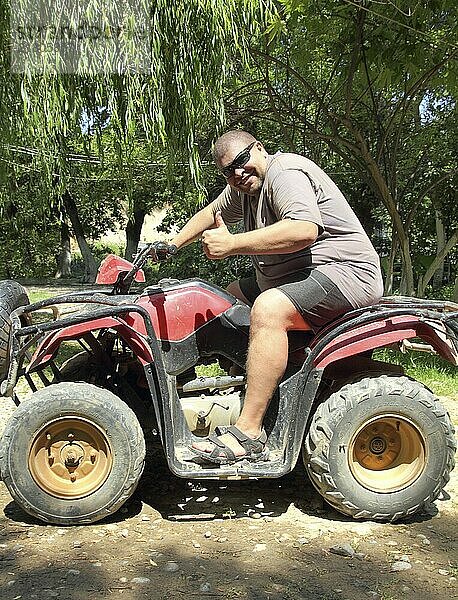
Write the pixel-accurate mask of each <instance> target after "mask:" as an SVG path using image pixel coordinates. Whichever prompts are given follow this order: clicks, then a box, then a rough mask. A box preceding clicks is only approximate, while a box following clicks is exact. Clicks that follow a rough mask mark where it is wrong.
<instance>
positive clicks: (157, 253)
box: [112, 242, 178, 294]
mask: <svg viewBox="0 0 458 600" xmlns="http://www.w3.org/2000/svg"><path fill="white" fill-rule="evenodd" d="M177 252H178V248H177V247H176V246H175V245H174V244H167V242H150V243H146V244H145V243H140V244H139V245H138V247H137V254H135V255H134V260H133V262H132V268H131V269H130V271H128V272H127V273H123V274H121V276H120V277H119V279H118V281H117V282H116V283H115V286H114V289H113V292H112V293H113V294H126V293H127V292H128V290H129V288H130V286H131V284H132V282H133V280H134V277H135V274H136V273H137V271H139V270H140V269H141V268H142V267H143V265H144V264H145V263H146V261H147V260H153V262H162V261H165V260H168V259H169V258H170V257H171V256H173V255H174V254H176V253H177Z"/></svg>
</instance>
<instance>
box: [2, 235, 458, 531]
mask: <svg viewBox="0 0 458 600" xmlns="http://www.w3.org/2000/svg"><path fill="white" fill-rule="evenodd" d="M174 250H176V248H174V247H168V246H167V245H165V244H163V243H162V244H161V243H155V244H149V245H147V246H146V247H145V248H143V249H142V250H140V251H139V253H138V254H137V256H136V258H135V259H134V263H133V264H131V263H129V262H127V261H124V260H123V259H120V258H118V257H115V256H113V255H112V256H110V257H108V258H107V259H105V261H104V262H103V263H102V265H101V267H100V270H99V274H98V283H105V284H107V283H110V284H114V286H113V288H112V289H111V291H109V292H106V291H100V290H95V291H87V292H75V293H71V294H66V295H62V296H57V297H55V298H51V299H48V300H44V301H41V302H36V303H34V304H29V303H28V300H27V297H26V295H25V291H24V290H23V288H20V287H19V286H18V285H17V284H15V283H14V282H4V283H3V284H0V304H1V307H0V316H2V318H3V324H2V333H1V335H0V378H2V379H3V381H2V384H1V393H2V395H4V396H10V397H13V399H15V400H16V403H17V404H18V407H17V409H16V410H15V412H14V414H13V416H12V418H11V419H10V421H9V422H8V424H7V426H6V430H5V432H4V435H3V438H2V440H1V443H0V469H1V475H2V478H3V480H4V482H5V484H6V485H7V487H8V490H9V492H10V493H11V495H12V496H13V498H14V499H15V500H16V502H17V503H18V504H19V505H20V506H21V507H22V508H23V509H24V510H25V511H27V512H28V513H30V514H31V515H33V516H35V517H38V518H40V519H42V520H44V521H47V522H51V523H59V524H82V523H90V522H94V521H97V520H99V519H101V518H103V517H105V516H107V515H109V514H111V513H113V512H115V511H116V510H117V509H118V508H119V507H120V506H121V505H122V504H123V503H124V502H125V501H126V500H127V498H129V496H130V495H131V494H132V493H133V491H134V490H135V488H136V486H137V483H138V481H139V479H140V476H141V474H142V469H143V465H144V460H145V435H146V436H147V437H148V436H151V435H152V434H156V439H159V440H160V443H161V444H162V447H163V451H164V453H165V457H166V460H167V463H168V466H169V467H170V470H171V471H172V472H173V473H174V474H175V475H178V476H180V477H184V478H189V479H193V478H195V479H199V478H202V479H205V478H212V479H224V480H229V479H249V478H261V477H281V476H282V475H284V474H286V473H288V472H289V471H291V470H292V469H293V467H294V466H295V464H296V462H297V460H298V457H299V453H300V451H301V450H302V455H303V459H304V463H305V467H306V470H307V473H308V475H309V477H310V479H311V481H312V483H313V485H314V486H315V488H316V489H317V490H318V492H319V493H320V494H321V495H322V496H323V498H324V499H325V500H326V501H327V502H328V503H329V504H331V505H332V506H333V507H335V508H336V509H337V510H338V511H340V512H342V513H344V514H347V515H351V516H353V517H355V518H369V519H378V520H382V521H395V520H397V519H400V518H403V517H406V516H409V515H412V514H414V513H416V512H417V511H420V510H421V509H422V508H423V507H425V505H427V504H429V503H431V502H433V501H434V500H435V499H436V498H437V497H438V496H439V494H440V493H441V491H442V489H443V488H444V486H445V484H446V483H447V481H448V480H449V476H450V472H451V470H452V469H453V466H454V454H455V449H456V442H455V438H454V430H453V427H452V424H451V422H450V420H449V417H448V415H447V412H446V411H445V409H444V408H443V407H442V405H441V404H440V402H439V400H438V399H437V398H436V397H435V396H434V394H432V392H431V391H430V390H428V389H427V388H426V387H425V386H423V385H422V384H420V383H418V382H417V381H414V380H412V379H409V378H408V377H405V376H403V375H402V374H401V373H400V370H399V368H398V367H395V366H394V365H390V364H386V363H382V362H378V361H376V360H374V359H373V358H372V351H373V350H374V349H377V348H382V347H387V346H390V347H392V346H393V345H396V346H398V347H399V346H401V347H403V348H404V349H411V348H415V349H423V350H427V351H431V352H435V353H437V354H439V355H440V356H441V357H443V358H444V359H445V360H447V361H449V362H451V363H452V364H454V365H457V364H458V305H456V304H453V303H449V302H439V301H429V300H417V299H413V298H403V297H400V298H394V297H393V298H384V299H382V300H381V301H380V302H379V303H378V304H377V305H375V306H369V307H367V308H364V309H359V310H354V311H352V312H350V313H348V314H346V315H345V316H343V317H341V318H339V319H338V320H336V321H334V322H333V323H331V324H330V325H328V326H327V327H325V328H324V329H323V330H321V331H320V332H319V333H318V334H317V335H315V336H314V337H311V335H310V334H307V333H304V332H293V333H292V335H291V337H290V352H291V354H290V357H291V359H290V361H289V365H288V368H287V371H286V373H285V376H284V378H283V380H282V381H281V383H280V385H279V387H278V390H277V393H276V395H275V397H274V398H273V400H272V402H271V404H270V406H269V409H268V412H267V414H266V417H265V421H264V424H265V427H266V430H267V433H268V441H267V445H268V448H269V450H270V458H269V461H266V462H249V461H247V460H242V461H240V462H237V463H235V464H229V465H214V464H209V463H208V462H206V461H202V460H201V459H199V458H198V457H196V456H195V454H194V453H193V452H192V451H191V450H190V446H191V445H192V443H193V442H194V441H197V440H199V439H202V437H205V436H207V435H208V434H209V433H210V432H212V431H213V430H214V428H215V426H221V425H231V424H233V423H235V421H236V420H237V416H238V415H239V413H240V409H241V406H242V405H243V398H244V383H245V379H244V376H243V375H239V376H230V375H227V376H221V377H196V375H195V371H194V368H195V367H196V366H198V365H202V364H208V363H212V362H215V361H216V360H219V361H220V362H221V364H224V362H226V363H229V364H235V365H238V366H239V368H240V369H241V371H242V372H243V369H244V364H245V356H246V351H247V344H248V333H249V319H250V309H249V307H248V306H246V305H245V304H243V303H242V302H240V301H238V300H237V299H236V298H234V297H233V296H231V295H230V294H228V293H227V292H225V291H224V290H222V289H220V288H218V287H216V286H214V285H211V284H209V283H207V282H205V281H201V280H199V279H188V280H185V281H178V280H161V281H159V283H158V284H157V285H153V286H148V287H145V288H144V289H143V291H141V292H138V293H133V292H130V291H129V290H130V287H131V284H132V282H133V281H134V280H135V281H144V276H143V272H142V271H141V267H142V266H143V265H144V263H145V262H146V260H148V259H149V258H152V257H153V259H154V258H156V259H160V258H165V257H167V256H168V255H170V254H172V253H174ZM2 290H3V291H5V294H3V295H2ZM4 297H5V298H6V300H4V301H3V300H2V299H3V298H4ZM63 307H66V308H67V309H74V312H71V313H68V312H67V313H62V310H61V309H62V308H63ZM49 310H50V311H52V318H51V316H50V315H48V314H47V311H49ZM45 317H47V318H45ZM307 336H308V337H307ZM77 344H78V345H79V347H80V350H81V351H80V352H79V353H78V354H76V355H75V356H73V357H72V358H70V359H69V360H67V361H65V362H64V363H63V364H62V361H59V356H60V351H61V349H62V348H63V347H66V346H67V347H68V346H70V347H71V348H74V347H75V346H76V345H77ZM58 364H60V367H59V366H58ZM19 378H21V380H26V381H27V382H28V384H29V385H30V386H31V388H32V391H33V393H32V395H31V397H30V398H28V399H26V400H24V401H23V402H19V399H18V397H17V394H16V389H15V386H16V383H17V381H18V379H19ZM38 380H40V382H42V384H44V386H42V387H41V389H37V387H38V386H37V382H38ZM40 386H41V383H40Z"/></svg>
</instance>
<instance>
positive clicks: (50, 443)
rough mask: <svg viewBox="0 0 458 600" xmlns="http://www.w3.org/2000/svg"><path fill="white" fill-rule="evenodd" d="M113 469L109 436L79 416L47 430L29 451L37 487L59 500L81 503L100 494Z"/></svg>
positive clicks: (39, 435) (35, 440)
mask: <svg viewBox="0 0 458 600" xmlns="http://www.w3.org/2000/svg"><path fill="white" fill-rule="evenodd" d="M112 466H113V454H112V450H111V447H110V444H109V441H108V438H107V436H106V434H105V433H104V432H103V431H102V430H101V429H100V428H99V427H98V426H97V425H95V424H94V423H92V422H91V421H89V420H87V419H83V418H81V417H77V416H68V417H62V418H59V419H56V420H55V421H52V422H50V423H47V424H46V425H45V426H43V427H42V428H41V429H40V431H39V432H38V433H37V435H36V436H35V439H34V441H33V442H32V445H31V447H30V451H29V471H30V474H31V475H32V477H33V479H34V481H35V483H36V484H37V485H38V486H39V487H40V488H41V489H42V490H43V491H45V492H47V493H48V494H50V495H51V496H55V497H56V498H67V499H77V498H83V497H84V496H88V495H90V494H92V493H94V492H95V491H96V490H98V489H99V488H100V487H101V486H102V485H103V483H104V482H105V481H106V479H107V477H108V475H109V474H110V472H111V469H112Z"/></svg>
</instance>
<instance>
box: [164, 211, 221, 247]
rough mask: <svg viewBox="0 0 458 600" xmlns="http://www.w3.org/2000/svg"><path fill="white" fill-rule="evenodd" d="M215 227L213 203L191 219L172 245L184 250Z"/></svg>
mask: <svg viewBox="0 0 458 600" xmlns="http://www.w3.org/2000/svg"><path fill="white" fill-rule="evenodd" d="M214 226H215V217H214V214H213V202H212V203H211V204H209V205H208V206H205V207H204V208H203V209H202V210H199V212H197V213H196V214H195V215H194V216H193V217H191V218H190V219H189V221H188V222H187V223H186V225H185V226H184V227H183V228H182V229H180V231H179V232H178V233H177V234H176V236H175V237H174V238H173V240H172V241H171V242H170V243H171V244H174V245H175V246H176V247H177V248H182V247H183V246H187V245H188V244H190V243H191V242H194V241H195V240H197V239H198V238H199V237H200V236H201V235H202V233H203V232H204V231H205V230H206V229H210V228H211V227H214Z"/></svg>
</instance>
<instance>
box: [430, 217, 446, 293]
mask: <svg viewBox="0 0 458 600" xmlns="http://www.w3.org/2000/svg"><path fill="white" fill-rule="evenodd" d="M445 241H446V240H445V228H444V223H443V221H442V215H441V214H440V212H439V211H438V210H436V257H437V256H439V254H440V253H441V252H442V250H443V249H444V246H445ZM443 281H444V260H443V259H442V260H441V261H440V263H439V267H438V268H437V269H436V271H435V272H434V276H433V290H438V289H439V288H440V287H442V282H443Z"/></svg>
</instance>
